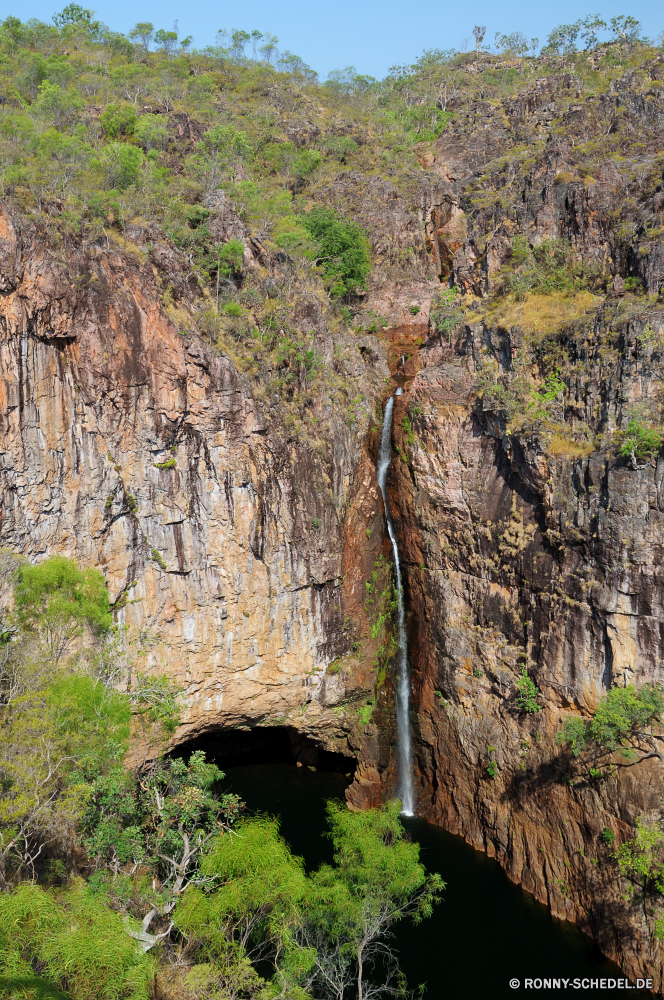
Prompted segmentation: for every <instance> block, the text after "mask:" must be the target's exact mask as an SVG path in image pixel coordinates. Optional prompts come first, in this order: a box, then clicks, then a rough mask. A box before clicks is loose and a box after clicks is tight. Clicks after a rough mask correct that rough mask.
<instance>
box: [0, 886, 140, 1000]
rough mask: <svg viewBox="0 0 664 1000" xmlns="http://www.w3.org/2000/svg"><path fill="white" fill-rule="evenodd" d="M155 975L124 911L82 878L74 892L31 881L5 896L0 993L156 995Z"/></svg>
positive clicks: (128, 998) (0, 904)
mask: <svg viewBox="0 0 664 1000" xmlns="http://www.w3.org/2000/svg"><path fill="white" fill-rule="evenodd" d="M35 968H38V969H39V970H40V971H39V972H38V973H36V972H35ZM153 979H154V962H153V961H152V959H151V958H150V957H148V956H147V955H145V954H143V953H142V952H140V951H139V950H137V948H136V945H135V942H134V941H133V940H132V938H131V937H130V936H129V935H128V934H127V932H126V929H125V924H124V921H123V918H122V915H121V914H120V913H117V912H115V911H114V910H112V909H111V908H110V907H109V905H108V901H107V900H106V899H104V898H103V897H102V896H99V895H98V894H94V893H92V892H91V891H90V889H89V888H88V887H86V886H85V884H84V883H83V882H82V880H80V879H76V880H74V881H73V882H72V885H71V887H70V888H69V889H68V891H66V892H64V891H62V890H60V891H56V890H53V889H43V888H41V887H39V886H37V885H34V884H30V883H24V884H23V885H20V886H18V888H17V889H15V890H14V892H5V893H1V894H0V997H6V998H7V1000H19V998H21V1000H23V998H24V1000H32V998H40V1000H67V998H71V1000H149V997H150V996H151V990H150V987H151V984H152V982H153Z"/></svg>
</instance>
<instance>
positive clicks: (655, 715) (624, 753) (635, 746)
mask: <svg viewBox="0 0 664 1000" xmlns="http://www.w3.org/2000/svg"><path fill="white" fill-rule="evenodd" d="M662 712H664V690H663V689H662V688H661V687H660V686H658V685H654V684H644V685H643V686H642V687H640V688H637V687H634V686H633V685H628V686H627V687H614V688H611V690H610V691H608V692H607V693H606V694H605V695H603V696H602V698H600V700H599V703H598V705H597V708H596V710H595V712H594V714H593V716H592V718H591V719H588V720H584V719H581V718H580V717H579V716H575V715H572V716H568V717H567V719H566V720H565V723H564V725H563V728H562V729H561V731H560V732H559V733H558V736H557V739H558V743H559V744H561V745H562V746H567V747H569V749H570V750H571V751H572V754H573V756H574V757H580V756H581V754H582V753H583V752H584V751H585V750H587V749H592V750H595V751H599V752H603V753H608V754H614V753H615V752H616V751H620V756H621V757H622V759H623V760H624V761H627V762H630V763H638V762H639V761H641V760H645V759H648V758H651V757H656V758H658V759H661V751H660V749H659V745H660V744H661V742H662V741H663V740H664V736H663V735H662V734H661V733H660V732H659V730H661V728H662Z"/></svg>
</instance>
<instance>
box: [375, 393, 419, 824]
mask: <svg viewBox="0 0 664 1000" xmlns="http://www.w3.org/2000/svg"><path fill="white" fill-rule="evenodd" d="M395 395H397V396H400V395H401V389H397V391H396V393H395ZM393 409H394V396H390V398H389V399H388V401H387V403H386V404H385V417H384V419H383V430H382V432H381V436H380V454H379V456H378V468H377V470H376V471H377V476H378V485H379V486H380V492H381V493H382V494H383V503H384V505H385V520H386V521H387V530H388V532H389V535H390V541H391V542H392V552H393V553H394V569H395V573H396V578H397V640H398V643H399V649H398V652H397V691H396V707H397V794H398V796H399V798H400V799H401V805H402V809H403V813H404V815H405V816H412V815H413V767H412V747H411V738H410V670H409V669H408V636H407V635H406V620H405V612H404V606H403V582H402V579H401V563H400V562H399V546H398V545H397V538H396V532H395V530H394V522H393V520H392V515H391V513H390V506H389V504H388V502H387V473H388V470H389V468H390V462H391V461H392V410H393Z"/></svg>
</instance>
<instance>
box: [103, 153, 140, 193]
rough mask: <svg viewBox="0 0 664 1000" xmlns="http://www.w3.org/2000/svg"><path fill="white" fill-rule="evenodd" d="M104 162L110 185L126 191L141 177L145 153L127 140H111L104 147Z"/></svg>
mask: <svg viewBox="0 0 664 1000" xmlns="http://www.w3.org/2000/svg"><path fill="white" fill-rule="evenodd" d="M102 163H103V165H104V167H105V169H106V174H107V177H108V184H109V187H112V188H117V189H118V190H119V191H126V189H127V188H128V187H130V186H131V185H132V184H136V182H137V181H138V178H139V174H140V169H141V165H142V163H143V153H142V151H141V150H140V149H138V148H137V147H136V146H130V145H129V144H128V143H126V142H110V143H109V144H108V146H106V147H105V148H104V152H103V156H102Z"/></svg>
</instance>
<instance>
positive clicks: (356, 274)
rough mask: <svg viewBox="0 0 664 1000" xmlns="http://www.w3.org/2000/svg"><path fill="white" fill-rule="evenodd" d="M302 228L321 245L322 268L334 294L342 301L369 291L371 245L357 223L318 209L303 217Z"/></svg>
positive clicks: (320, 261)
mask: <svg viewBox="0 0 664 1000" xmlns="http://www.w3.org/2000/svg"><path fill="white" fill-rule="evenodd" d="M301 222H302V225H303V226H304V227H305V229H306V230H307V232H308V233H309V234H310V235H311V237H312V238H313V239H314V240H315V241H316V243H317V244H318V253H317V255H316V263H318V264H319V266H320V268H321V270H322V272H323V275H324V276H325V279H326V282H327V283H328V284H329V286H330V294H331V295H334V296H336V297H337V298H341V297H342V296H344V295H346V294H347V293H348V294H351V295H353V294H355V293H356V292H358V291H359V290H360V289H362V288H365V287H366V282H367V277H368V275H369V271H370V269H371V257H370V253H369V241H368V240H367V237H366V234H365V233H364V231H363V230H362V228H361V227H360V226H358V224H357V223H356V222H353V221H352V220H350V219H342V218H339V216H338V215H336V213H335V212H333V211H332V209H329V208H314V209H312V210H311V211H310V212H308V213H307V214H306V215H303V216H302V217H301Z"/></svg>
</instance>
